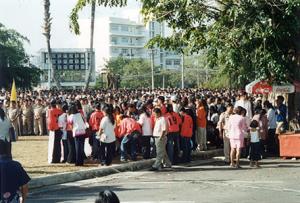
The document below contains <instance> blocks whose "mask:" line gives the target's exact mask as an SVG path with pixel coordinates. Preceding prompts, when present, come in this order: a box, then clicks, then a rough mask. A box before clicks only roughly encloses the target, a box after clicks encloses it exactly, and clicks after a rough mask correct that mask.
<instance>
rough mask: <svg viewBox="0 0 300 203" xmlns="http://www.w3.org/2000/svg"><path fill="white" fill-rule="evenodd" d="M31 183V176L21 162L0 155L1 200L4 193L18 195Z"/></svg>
mask: <svg viewBox="0 0 300 203" xmlns="http://www.w3.org/2000/svg"><path fill="white" fill-rule="evenodd" d="M29 181H30V178H29V176H28V175H27V173H26V171H25V170H24V168H23V167H22V166H21V164H20V163H19V162H17V161H13V160H12V159H11V158H9V157H4V156H1V155H0V192H1V197H0V200H1V198H3V197H2V195H3V194H4V193H8V192H9V193H10V194H11V195H14V194H16V192H17V191H19V188H20V187H21V186H23V185H26V184H27V183H28V182H29Z"/></svg>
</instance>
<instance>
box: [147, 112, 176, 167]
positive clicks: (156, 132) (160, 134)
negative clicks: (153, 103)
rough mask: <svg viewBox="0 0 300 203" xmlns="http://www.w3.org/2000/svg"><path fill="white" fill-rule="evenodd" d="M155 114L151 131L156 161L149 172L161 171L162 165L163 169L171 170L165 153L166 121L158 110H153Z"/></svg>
mask: <svg viewBox="0 0 300 203" xmlns="http://www.w3.org/2000/svg"><path fill="white" fill-rule="evenodd" d="M154 114H155V118H156V120H155V125H154V129H153V136H154V138H155V145H156V154H157V155H156V160H155V163H154V164H153V166H152V168H151V170H152V171H157V170H161V168H162V165H163V164H164V165H163V166H164V167H165V168H171V166H172V164H171V162H170V160H169V157H168V154H167V151H166V144H167V131H168V129H167V128H168V126H167V121H166V119H165V118H164V117H163V116H162V112H161V110H160V109H159V108H156V109H154Z"/></svg>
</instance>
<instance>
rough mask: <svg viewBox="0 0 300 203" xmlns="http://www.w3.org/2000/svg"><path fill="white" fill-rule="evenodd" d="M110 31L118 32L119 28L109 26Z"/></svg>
mask: <svg viewBox="0 0 300 203" xmlns="http://www.w3.org/2000/svg"><path fill="white" fill-rule="evenodd" d="M110 30H111V31H119V26H118V25H114V24H112V25H111V26H110Z"/></svg>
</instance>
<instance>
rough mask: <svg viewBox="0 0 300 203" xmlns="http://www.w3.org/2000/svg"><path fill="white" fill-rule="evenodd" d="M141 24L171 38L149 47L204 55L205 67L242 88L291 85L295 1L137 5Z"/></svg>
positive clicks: (297, 24)
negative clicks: (155, 25)
mask: <svg viewBox="0 0 300 203" xmlns="http://www.w3.org/2000/svg"><path fill="white" fill-rule="evenodd" d="M142 3H143V8H142V13H143V15H144V16H145V19H146V20H157V21H165V22H166V23H167V24H168V26H169V27H170V28H172V29H173V34H172V35H171V36H168V37H166V38H163V37H160V36H158V37H156V38H154V39H153V40H151V41H150V42H149V44H148V45H149V46H154V45H155V44H158V46H160V47H162V48H167V49H173V50H176V49H178V48H179V49H180V48H181V47H182V46H183V45H185V46H186V47H187V49H188V50H189V52H190V53H197V52H199V51H201V50H204V49H205V50H206V53H207V65H208V66H209V67H211V68H214V67H217V68H218V69H219V70H220V72H221V73H222V74H223V75H227V76H228V77H226V78H227V79H228V78H234V80H233V79H232V83H233V84H234V85H235V86H244V85H245V84H246V83H248V82H249V81H251V80H253V79H267V80H269V81H270V82H271V83H286V82H288V81H291V80H292V79H293V72H294V67H295V65H296V63H295V62H296V57H295V56H296V55H297V44H296V40H295V39H297V38H298V37H299V34H300V33H299V32H300V29H299V28H300V19H299V6H300V0H276V1H275V0H272V1H262V0H215V1H210V0H174V1H158V0H142Z"/></svg>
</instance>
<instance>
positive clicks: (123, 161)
mask: <svg viewBox="0 0 300 203" xmlns="http://www.w3.org/2000/svg"><path fill="white" fill-rule="evenodd" d="M120 161H121V162H122V163H126V162H128V161H127V159H121V160H120Z"/></svg>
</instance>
